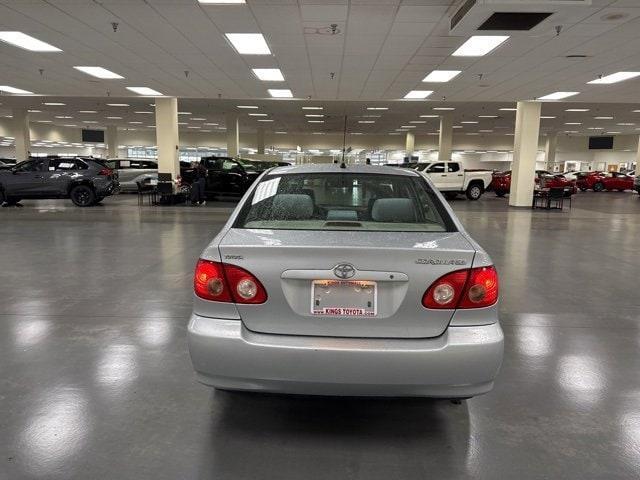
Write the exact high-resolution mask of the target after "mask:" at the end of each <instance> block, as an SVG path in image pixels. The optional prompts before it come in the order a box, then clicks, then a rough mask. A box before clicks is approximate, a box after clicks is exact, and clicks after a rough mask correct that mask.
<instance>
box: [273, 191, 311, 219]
mask: <svg viewBox="0 0 640 480" xmlns="http://www.w3.org/2000/svg"><path fill="white" fill-rule="evenodd" d="M271 210H272V216H273V217H274V218H277V219H281V220H307V219H309V218H311V217H312V216H313V200H311V197H310V196H309V195H305V194H303V193H281V194H279V195H276V196H275V197H273V203H272V204H271Z"/></svg>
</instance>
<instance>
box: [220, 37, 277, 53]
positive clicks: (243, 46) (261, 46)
mask: <svg viewBox="0 0 640 480" xmlns="http://www.w3.org/2000/svg"><path fill="white" fill-rule="evenodd" d="M225 36H226V37H227V39H228V40H229V42H231V45H233V48H235V49H236V51H237V52H238V53H239V54H240V55H271V50H269V46H268V45H267V42H266V41H265V39H264V36H263V35H262V34H261V33H225Z"/></svg>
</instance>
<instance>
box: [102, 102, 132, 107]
mask: <svg viewBox="0 0 640 480" xmlns="http://www.w3.org/2000/svg"><path fill="white" fill-rule="evenodd" d="M128 106H129V104H128V103H107V107H128Z"/></svg>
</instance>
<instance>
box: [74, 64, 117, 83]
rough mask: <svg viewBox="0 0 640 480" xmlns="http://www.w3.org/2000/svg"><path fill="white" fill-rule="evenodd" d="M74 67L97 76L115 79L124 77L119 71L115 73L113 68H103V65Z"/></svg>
mask: <svg viewBox="0 0 640 480" xmlns="http://www.w3.org/2000/svg"><path fill="white" fill-rule="evenodd" d="M73 68H75V69H76V70H80V71H81V72H83V73H86V74H87V75H91V76H92V77H96V78H103V79H114V80H115V79H119V78H124V77H123V76H122V75H118V74H117V73H114V72H112V71H111V70H107V69H106V68H102V67H73Z"/></svg>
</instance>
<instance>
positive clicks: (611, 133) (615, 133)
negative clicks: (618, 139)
mask: <svg viewBox="0 0 640 480" xmlns="http://www.w3.org/2000/svg"><path fill="white" fill-rule="evenodd" d="M607 133H608V134H610V135H617V134H619V133H622V132H607Z"/></svg>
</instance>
